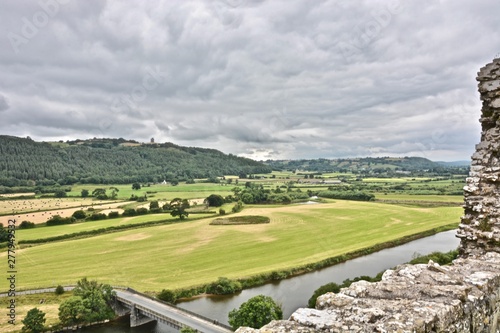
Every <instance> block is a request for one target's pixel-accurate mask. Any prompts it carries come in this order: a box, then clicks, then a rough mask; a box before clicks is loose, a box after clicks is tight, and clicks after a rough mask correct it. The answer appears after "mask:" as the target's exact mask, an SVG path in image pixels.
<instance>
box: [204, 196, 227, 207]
mask: <svg viewBox="0 0 500 333" xmlns="http://www.w3.org/2000/svg"><path fill="white" fill-rule="evenodd" d="M205 203H206V204H207V205H208V206H209V207H220V206H222V205H223V204H224V198H223V197H222V196H220V195H218V194H210V195H209V196H208V198H206V199H205Z"/></svg>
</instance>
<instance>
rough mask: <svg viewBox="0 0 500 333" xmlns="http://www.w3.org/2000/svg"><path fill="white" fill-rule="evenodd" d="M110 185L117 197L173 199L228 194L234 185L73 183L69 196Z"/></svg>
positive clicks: (106, 187) (105, 187)
mask: <svg viewBox="0 0 500 333" xmlns="http://www.w3.org/2000/svg"><path fill="white" fill-rule="evenodd" d="M110 187H116V188H117V189H118V192H117V198H118V199H123V200H127V199H129V198H130V197H131V196H132V195H136V196H138V197H141V196H144V195H146V196H147V197H148V199H149V200H172V199H174V198H177V197H179V198H182V199H198V198H206V197H208V196H209V195H210V194H220V195H222V196H227V195H229V194H231V189H232V188H233V187H234V185H233V186H232V185H229V184H212V183H196V184H185V183H180V184H179V185H176V186H172V185H168V184H167V185H162V184H153V185H150V186H142V187H141V188H140V189H139V190H133V189H132V185H131V184H128V185H96V184H84V185H73V186H72V187H71V191H70V192H69V193H68V195H69V196H75V197H76V196H80V195H81V192H82V190H83V189H86V190H88V191H89V192H90V193H92V191H93V190H94V189H96V188H104V189H106V190H108V194H109V193H111V191H109V188H110Z"/></svg>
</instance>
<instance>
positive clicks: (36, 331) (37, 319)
mask: <svg viewBox="0 0 500 333" xmlns="http://www.w3.org/2000/svg"><path fill="white" fill-rule="evenodd" d="M22 323H23V324H24V326H23V328H22V331H23V332H32V333H40V332H43V331H44V326H45V313H44V312H43V311H41V310H38V309H37V308H33V309H31V310H29V311H28V313H27V314H26V317H24V319H23V320H22Z"/></svg>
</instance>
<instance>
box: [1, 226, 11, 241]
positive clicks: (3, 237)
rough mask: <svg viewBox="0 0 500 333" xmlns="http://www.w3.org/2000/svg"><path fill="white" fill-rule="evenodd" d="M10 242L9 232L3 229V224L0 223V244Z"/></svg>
mask: <svg viewBox="0 0 500 333" xmlns="http://www.w3.org/2000/svg"><path fill="white" fill-rule="evenodd" d="M8 240H9V232H8V231H7V229H5V228H4V227H3V223H0V242H6V241H8Z"/></svg>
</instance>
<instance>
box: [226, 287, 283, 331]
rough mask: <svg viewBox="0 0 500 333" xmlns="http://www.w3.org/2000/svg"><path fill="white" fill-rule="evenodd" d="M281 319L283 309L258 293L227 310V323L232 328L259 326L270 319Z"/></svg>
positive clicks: (269, 298)
mask: <svg viewBox="0 0 500 333" xmlns="http://www.w3.org/2000/svg"><path fill="white" fill-rule="evenodd" d="M280 319H283V310H282V309H281V306H280V305H279V304H278V303H276V302H275V301H274V300H273V299H272V298H271V297H269V296H264V295H258V296H255V297H252V298H250V299H249V300H248V301H246V302H245V303H243V304H241V306H240V308H239V309H238V310H237V309H233V310H231V312H229V325H231V327H232V328H233V329H235V330H236V329H237V328H238V327H241V326H248V327H252V328H257V329H258V328H261V327H262V326H264V325H266V324H268V323H270V322H271V320H280Z"/></svg>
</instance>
